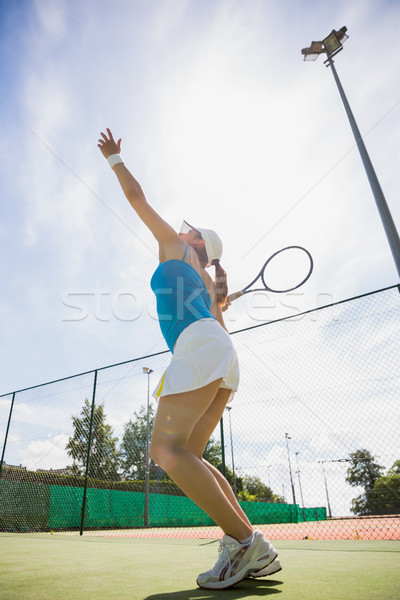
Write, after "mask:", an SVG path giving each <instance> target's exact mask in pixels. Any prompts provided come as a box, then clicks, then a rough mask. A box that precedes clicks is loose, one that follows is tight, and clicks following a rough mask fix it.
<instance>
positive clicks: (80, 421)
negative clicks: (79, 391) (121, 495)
mask: <svg viewBox="0 0 400 600" xmlns="http://www.w3.org/2000/svg"><path fill="white" fill-rule="evenodd" d="M91 410H92V407H91V403H90V402H89V400H88V399H87V398H86V399H85V404H84V405H83V407H82V410H81V414H80V417H72V425H73V428H74V434H73V436H72V437H70V438H69V441H68V444H67V446H66V450H67V452H68V454H69V456H71V457H72V458H73V460H74V462H73V464H72V466H71V467H69V469H70V471H71V472H72V473H73V474H75V475H85V468H86V457H87V451H88V443H89V431H90V417H91ZM117 441H118V438H116V437H113V431H112V428H111V426H110V425H108V424H107V423H106V416H105V414H104V407H103V405H102V404H98V405H95V406H94V410H93V422H92V437H91V445H90V461H89V469H88V476H89V477H90V478H93V479H108V480H112V481H118V480H119V479H120V477H119V474H118V463H119V453H118V449H117Z"/></svg>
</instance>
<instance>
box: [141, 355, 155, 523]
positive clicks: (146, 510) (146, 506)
mask: <svg viewBox="0 0 400 600" xmlns="http://www.w3.org/2000/svg"><path fill="white" fill-rule="evenodd" d="M152 372H153V370H152V369H149V367H143V373H144V374H145V375H147V429H146V456H145V463H146V464H145V484H144V518H143V521H144V526H145V527H148V526H149V498H150V452H149V445H150V444H149V442H150V375H151V373H152Z"/></svg>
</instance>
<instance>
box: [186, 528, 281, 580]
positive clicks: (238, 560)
mask: <svg viewBox="0 0 400 600" xmlns="http://www.w3.org/2000/svg"><path fill="white" fill-rule="evenodd" d="M219 544H220V545H219V558H218V560H217V562H216V563H215V565H214V566H213V568H212V569H210V570H209V571H206V572H205V573H201V574H200V575H199V576H198V578H197V585H198V586H199V587H201V588H205V589H207V590H224V589H226V588H229V587H232V586H233V585H236V583H239V581H242V580H243V579H245V578H246V577H247V576H248V575H250V574H251V573H254V572H258V571H261V570H263V569H264V568H265V567H267V566H268V565H269V564H270V563H272V561H273V560H275V558H276V557H277V556H278V554H277V552H276V550H275V548H274V547H273V546H272V544H270V543H269V542H268V541H267V540H266V539H265V538H264V536H263V535H262V533H261V531H254V533H253V536H252V539H251V541H250V542H249V543H248V544H241V543H240V542H238V540H235V538H233V537H230V536H229V535H224V537H223V539H222V540H220V542H219Z"/></svg>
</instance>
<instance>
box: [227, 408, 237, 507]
mask: <svg viewBox="0 0 400 600" xmlns="http://www.w3.org/2000/svg"><path fill="white" fill-rule="evenodd" d="M226 410H227V411H228V415H229V428H230V434H231V456H232V488H233V493H234V494H235V496H236V498H237V489H236V473H235V461H234V459H233V438H232V420H231V410H232V406H227V407H226Z"/></svg>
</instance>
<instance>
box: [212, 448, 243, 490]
mask: <svg viewBox="0 0 400 600" xmlns="http://www.w3.org/2000/svg"><path fill="white" fill-rule="evenodd" d="M203 458H204V459H205V460H206V461H207V462H209V463H211V464H212V465H213V466H214V467H215V468H216V469H218V471H219V472H220V473H222V474H223V475H224V476H225V479H226V480H227V481H228V483H229V484H230V485H231V486H233V472H232V471H231V470H230V468H229V467H227V466H226V465H225V472H224V469H223V465H222V447H221V442H217V441H215V440H214V439H213V438H210V439H209V440H208V442H207V446H206V448H205V450H204V452H203ZM235 483H236V492H237V493H239V492H241V491H242V490H243V477H238V476H237V475H235Z"/></svg>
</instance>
